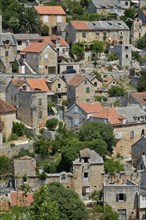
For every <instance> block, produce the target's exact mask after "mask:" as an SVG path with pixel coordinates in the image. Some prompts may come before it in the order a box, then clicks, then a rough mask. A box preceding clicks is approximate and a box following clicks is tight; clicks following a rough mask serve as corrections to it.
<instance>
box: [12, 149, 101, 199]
mask: <svg viewBox="0 0 146 220" xmlns="http://www.w3.org/2000/svg"><path fill="white" fill-rule="evenodd" d="M25 164H26V165H25ZM13 168H14V169H13V172H14V176H16V177H17V176H18V177H20V178H16V180H15V184H16V187H19V186H20V185H22V184H23V183H24V182H27V184H29V186H30V187H31V188H32V189H37V188H38V187H40V186H41V185H42V184H48V183H50V182H60V183H62V184H63V185H64V187H66V188H71V189H73V190H74V191H75V192H77V193H78V195H79V196H80V197H81V198H83V199H87V198H88V196H89V194H90V193H92V192H93V191H94V190H101V189H102V187H103V175H102V174H103V172H104V164H103V158H102V157H101V156H99V154H98V153H96V152H95V151H94V150H90V149H87V148H86V149H84V150H81V151H80V152H79V157H78V158H77V159H76V160H75V161H73V164H72V168H71V172H68V173H67V172H64V171H63V172H61V173H51V174H46V179H45V180H41V179H40V177H39V176H36V173H35V168H36V161H35V159H33V158H31V157H28V156H25V157H22V158H17V159H13Z"/></svg>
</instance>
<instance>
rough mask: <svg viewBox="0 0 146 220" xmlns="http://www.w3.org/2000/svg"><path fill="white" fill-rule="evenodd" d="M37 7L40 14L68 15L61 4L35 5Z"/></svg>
mask: <svg viewBox="0 0 146 220" xmlns="http://www.w3.org/2000/svg"><path fill="white" fill-rule="evenodd" d="M35 9H36V11H37V13H38V14H40V15H66V13H65V11H64V10H63V8H62V7H61V6H42V5H38V6H35Z"/></svg>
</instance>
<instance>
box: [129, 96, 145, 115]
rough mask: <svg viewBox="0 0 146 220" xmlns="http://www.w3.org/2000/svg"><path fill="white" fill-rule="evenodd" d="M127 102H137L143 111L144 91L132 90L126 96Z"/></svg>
mask: <svg viewBox="0 0 146 220" xmlns="http://www.w3.org/2000/svg"><path fill="white" fill-rule="evenodd" d="M128 103H129V104H138V105H139V106H140V107H141V108H142V109H143V110H144V111H145V110H146V92H132V93H130V94H129V97H128Z"/></svg>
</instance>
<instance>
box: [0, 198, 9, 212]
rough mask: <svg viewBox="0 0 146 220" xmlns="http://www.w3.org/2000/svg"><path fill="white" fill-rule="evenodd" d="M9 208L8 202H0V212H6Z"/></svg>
mask: <svg viewBox="0 0 146 220" xmlns="http://www.w3.org/2000/svg"><path fill="white" fill-rule="evenodd" d="M9 208H10V206H9V201H8V200H5V199H4V200H2V199H1V200H0V211H8V210H9Z"/></svg>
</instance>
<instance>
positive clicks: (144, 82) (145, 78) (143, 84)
mask: <svg viewBox="0 0 146 220" xmlns="http://www.w3.org/2000/svg"><path fill="white" fill-rule="evenodd" d="M137 90H138V92H143V91H146V70H144V71H143V72H142V74H141V78H140V79H139V82H138V84H137Z"/></svg>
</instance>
